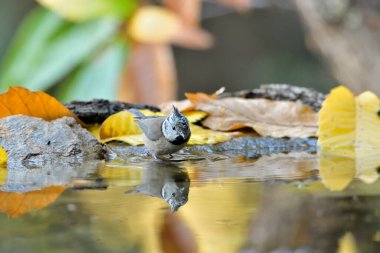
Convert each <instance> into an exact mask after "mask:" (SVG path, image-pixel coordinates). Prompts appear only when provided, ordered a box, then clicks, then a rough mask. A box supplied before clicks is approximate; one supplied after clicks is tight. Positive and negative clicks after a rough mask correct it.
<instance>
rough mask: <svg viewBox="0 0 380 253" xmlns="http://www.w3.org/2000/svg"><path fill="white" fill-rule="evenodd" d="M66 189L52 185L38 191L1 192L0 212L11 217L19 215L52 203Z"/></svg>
mask: <svg viewBox="0 0 380 253" xmlns="http://www.w3.org/2000/svg"><path fill="white" fill-rule="evenodd" d="M64 190H65V187H63V186H50V187H47V188H44V189H42V190H38V191H32V192H27V193H16V192H1V191H0V212H4V213H7V214H8V215H9V217H12V218H14V217H19V216H21V215H24V214H26V213H28V212H30V211H32V210H38V209H42V208H45V207H47V206H48V205H50V204H52V203H53V202H54V201H55V200H56V199H57V197H58V196H59V195H61V193H62V192H63V191H64Z"/></svg>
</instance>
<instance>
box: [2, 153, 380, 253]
mask: <svg viewBox="0 0 380 253" xmlns="http://www.w3.org/2000/svg"><path fill="white" fill-rule="evenodd" d="M178 158H179V159H178ZM205 158H206V159H205ZM183 159H184V160H185V161H178V160H183ZM377 159H378V158H377V157H374V158H371V159H368V158H366V159H349V158H340V157H338V158H337V157H334V156H333V157H331V156H324V155H319V156H318V155H315V154H306V153H290V154H274V155H268V156H261V157H259V158H256V159H248V158H245V157H241V156H234V157H229V158H228V157H226V156H223V155H213V156H207V157H195V156H187V157H183V156H177V157H176V160H177V161H173V162H154V161H150V160H149V159H147V158H141V157H137V158H134V159H129V160H128V161H113V162H108V163H104V162H100V163H95V162H91V163H87V164H86V165H84V166H76V167H70V169H68V170H66V171H65V172H62V169H59V168H56V170H57V171H59V173H58V172H54V171H53V172H52V171H50V170H49V171H44V170H43V169H41V170H39V169H33V170H31V171H24V172H23V171H22V170H20V171H19V172H17V173H11V172H8V173H6V172H5V171H4V170H0V178H3V179H2V180H3V185H2V190H3V191H2V192H0V210H1V211H2V214H0V224H1V228H2V229H0V252H20V253H23V252H28V253H29V252H62V253H63V252H94V253H96V252H146V253H156V252H157V253H158V252H207V253H208V252H211V253H214V252H215V253H218V252H220V253H224V252H225V253H233V252H244V253H248V252H251V253H253V252H277V253H279V252H297V253H300V252H339V253H343V252H346V253H347V252H380V217H379V216H380V209H379V208H380V197H379V195H380V183H379V182H378V181H377V178H378V172H377V170H376V168H377V167H376V166H374V164H376V163H377ZM378 164H380V163H378ZM57 173H58V174H57ZM60 173H63V174H60ZM12 191H13V192H12ZM14 191H22V193H16V192H14ZM173 193H174V194H175V196H173V195H172V194H173ZM165 199H166V200H165ZM173 209H178V210H177V212H174V213H173V212H172V210H173ZM344 247H346V248H349V249H350V250H353V251H344V250H345V248H344ZM346 250H347V249H346ZM355 250H356V251H355Z"/></svg>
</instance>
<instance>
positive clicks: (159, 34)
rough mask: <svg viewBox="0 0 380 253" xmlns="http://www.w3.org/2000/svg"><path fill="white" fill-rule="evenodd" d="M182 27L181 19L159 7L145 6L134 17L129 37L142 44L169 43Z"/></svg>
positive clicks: (129, 27) (130, 24) (130, 25)
mask: <svg viewBox="0 0 380 253" xmlns="http://www.w3.org/2000/svg"><path fill="white" fill-rule="evenodd" d="M180 27H181V20H180V18H179V17H178V16H177V15H176V14H174V13H173V12H172V11H170V10H168V9H166V8H163V7H158V6H143V7H141V8H139V9H138V10H137V11H136V13H135V14H134V15H133V16H132V18H131V20H130V22H129V26H128V35H129V36H130V37H131V38H133V39H134V40H136V41H138V42H141V43H162V44H164V43H169V42H170V40H171V39H172V38H173V36H174V34H176V33H177V32H178V31H179V29H180Z"/></svg>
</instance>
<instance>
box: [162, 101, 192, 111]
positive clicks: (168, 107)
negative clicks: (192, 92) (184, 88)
mask: <svg viewBox="0 0 380 253" xmlns="http://www.w3.org/2000/svg"><path fill="white" fill-rule="evenodd" d="M173 105H174V106H175V107H177V109H178V110H179V111H180V112H190V111H193V110H194V109H195V106H194V105H193V104H192V103H191V102H190V100H188V99H185V100H180V101H169V102H165V103H162V104H160V105H159V107H160V109H161V112H163V113H164V114H170V112H171V111H172V110H173Z"/></svg>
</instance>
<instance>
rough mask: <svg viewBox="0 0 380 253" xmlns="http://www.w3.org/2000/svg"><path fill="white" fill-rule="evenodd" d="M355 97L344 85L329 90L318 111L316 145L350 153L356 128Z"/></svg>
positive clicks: (324, 148)
mask: <svg viewBox="0 0 380 253" xmlns="http://www.w3.org/2000/svg"><path fill="white" fill-rule="evenodd" d="M355 121H356V112H355V98H354V95H353V94H352V93H351V91H350V90H348V89H347V88H346V87H344V86H339V87H337V88H335V89H333V90H331V92H330V94H329V95H328V96H327V98H326V100H325V101H324V102H323V104H322V109H321V110H320V111H319V119H318V126H319V129H318V145H319V146H320V148H321V149H322V150H334V151H337V150H342V152H345V151H347V152H348V153H352V148H351V147H352V146H353V145H354V143H355V130H356V122H355Z"/></svg>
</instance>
